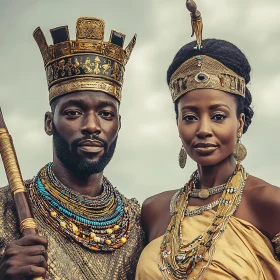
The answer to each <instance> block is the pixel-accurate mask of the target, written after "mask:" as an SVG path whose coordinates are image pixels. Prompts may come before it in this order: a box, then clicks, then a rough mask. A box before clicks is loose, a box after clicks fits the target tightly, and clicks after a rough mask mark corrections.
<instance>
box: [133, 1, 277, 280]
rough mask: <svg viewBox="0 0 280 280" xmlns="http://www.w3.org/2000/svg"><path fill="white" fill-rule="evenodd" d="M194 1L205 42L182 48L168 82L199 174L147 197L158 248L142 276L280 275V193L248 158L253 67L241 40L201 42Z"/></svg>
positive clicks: (185, 151)
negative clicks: (244, 140)
mask: <svg viewBox="0 0 280 280" xmlns="http://www.w3.org/2000/svg"><path fill="white" fill-rule="evenodd" d="M187 2H188V4H189V2H192V1H187ZM193 7H194V6H192V7H191V9H190V10H191V12H192V23H193V24H192V25H193V29H194V32H195V33H196V35H197V42H192V43H189V44H187V45H185V46H184V47H182V48H181V50H179V52H178V53H177V54H176V56H175V58H174V60H173V62H172V64H171V65H170V67H169V69H168V72H167V83H168V85H169V87H170V89H171V93H172V98H173V101H174V104H175V111H176V116H177V126H178V131H179V136H180V138H181V140H182V149H181V152H180V156H179V162H180V166H181V167H183V166H184V164H185V161H186V156H189V157H190V158H192V159H193V160H194V161H195V162H196V163H197V171H196V172H194V174H193V175H192V177H191V179H190V181H189V182H188V183H187V184H186V185H185V186H184V187H183V188H182V189H180V190H179V191H169V192H164V193H161V194H158V195H155V196H153V197H151V198H148V199H147V200H146V201H145V202H144V204H143V208H142V217H143V225H144V228H145V230H146V235H147V240H148V242H149V244H148V245H147V247H146V248H145V249H144V251H143V253H142V255H141V257H140V260H139V263H138V267H137V273H136V274H137V276H136V279H137V280H144V279H145V280H148V279H157V280H160V279H211V280H212V279H242V280H243V279H271V280H272V279H280V262H278V260H277V258H276V256H277V255H278V256H280V250H279V249H280V237H279V236H280V234H278V233H279V232H280V223H279V222H278V221H279V215H280V189H278V188H277V187H275V186H272V185H270V184H269V183H267V182H265V181H263V180H261V179H259V178H257V177H254V176H252V175H249V174H247V173H246V171H245V169H244V168H243V166H242V165H241V163H240V162H241V160H243V159H244V157H245V156H246V149H245V147H244V146H243V145H242V144H241V136H242V134H243V133H245V132H246V131H247V129H248V128H249V126H250V124H251V120H252V118H253V115H254V113H253V110H252V108H251V107H250V105H251V101H252V97H251V93H250V91H249V90H248V88H247V87H246V85H247V84H248V83H249V82H250V70H251V68H250V65H249V62H248V61H247V59H246V57H245V55H244V54H243V53H242V52H241V51H240V50H239V49H238V48H237V47H236V46H235V45H233V44H231V43H229V42H226V41H223V40H216V39H209V40H203V41H201V31H202V22H201V17H200V13H199V12H198V11H197V10H196V9H193ZM188 8H190V7H188ZM201 44H202V47H201Z"/></svg>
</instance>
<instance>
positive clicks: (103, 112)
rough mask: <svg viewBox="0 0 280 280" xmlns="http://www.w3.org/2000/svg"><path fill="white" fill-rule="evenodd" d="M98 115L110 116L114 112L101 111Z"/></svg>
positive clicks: (112, 115)
mask: <svg viewBox="0 0 280 280" xmlns="http://www.w3.org/2000/svg"><path fill="white" fill-rule="evenodd" d="M99 115H100V116H101V117H103V118H112V117H114V114H113V113H112V112H108V111H102V112H100V113H99Z"/></svg>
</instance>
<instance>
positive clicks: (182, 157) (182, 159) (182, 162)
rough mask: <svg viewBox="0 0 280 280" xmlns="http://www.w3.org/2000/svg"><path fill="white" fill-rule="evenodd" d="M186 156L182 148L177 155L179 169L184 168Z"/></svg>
mask: <svg viewBox="0 0 280 280" xmlns="http://www.w3.org/2000/svg"><path fill="white" fill-rule="evenodd" d="M187 157H188V154H187V153H186V151H185V149H184V147H183V146H182V148H181V150H180V153H179V165H180V167H181V168H184V167H185V166H186V162H187Z"/></svg>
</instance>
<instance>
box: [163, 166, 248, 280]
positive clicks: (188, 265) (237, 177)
mask: <svg viewBox="0 0 280 280" xmlns="http://www.w3.org/2000/svg"><path fill="white" fill-rule="evenodd" d="M247 177H248V174H247V173H246V172H245V170H244V168H243V167H242V165H241V164H240V163H237V165H236V169H235V172H234V173H233V175H232V177H231V178H230V179H229V180H228V182H227V184H226V188H225V191H224V192H223V195H222V197H221V201H220V203H219V206H218V209H217V212H216V214H215V217H214V218H213V221H212V223H211V225H210V226H209V227H208V228H207V229H206V230H205V232H203V233H201V234H200V235H199V236H198V237H197V238H195V239H194V240H192V241H191V242H189V243H187V244H184V242H183V236H182V224H183V220H184V218H185V211H186V209H187V205H188V198H189V194H190V192H191V191H192V190H193V188H194V186H195V182H196V181H197V172H195V173H194V174H193V175H192V177H191V179H190V181H189V182H188V183H187V184H186V185H185V187H184V188H183V189H181V191H180V193H179V195H178V197H177V200H176V202H175V204H174V211H173V213H172V217H171V221H170V223H169V225H168V228H167V230H166V233H165V234H164V237H163V241H162V244H161V247H160V257H159V269H160V271H161V272H162V274H163V276H164V278H165V279H169V280H175V279H190V278H189V276H190V275H191V274H192V273H193V271H194V270H195V268H196V266H197V265H198V264H200V263H203V262H205V261H206V260H205V259H204V258H205V254H206V252H209V259H208V261H206V264H205V265H203V267H202V268H201V269H200V271H199V273H198V274H197V275H196V276H195V277H194V278H193V279H200V277H201V276H202V275H203V273H204V272H205V271H206V269H207V268H208V266H209V265H210V264H211V262H212V259H213V256H214V251H215V244H216V242H217V241H218V240H219V238H220V237H221V236H222V234H223V232H224V230H225V228H226V226H227V224H228V222H229V220H230V218H231V216H232V215H233V214H234V212H235V211H236V209H237V207H238V205H239V203H240V201H241V197H242V192H243V188H244V185H245V182H246V179H247Z"/></svg>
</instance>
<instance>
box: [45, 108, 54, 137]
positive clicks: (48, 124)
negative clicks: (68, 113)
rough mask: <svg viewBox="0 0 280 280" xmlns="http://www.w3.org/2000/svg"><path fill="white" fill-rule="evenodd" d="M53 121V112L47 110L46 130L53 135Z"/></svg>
mask: <svg viewBox="0 0 280 280" xmlns="http://www.w3.org/2000/svg"><path fill="white" fill-rule="evenodd" d="M52 122H53V113H51V112H47V113H46V114H45V132H46V133H47V135H49V136H51V135H53V127H52Z"/></svg>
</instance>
